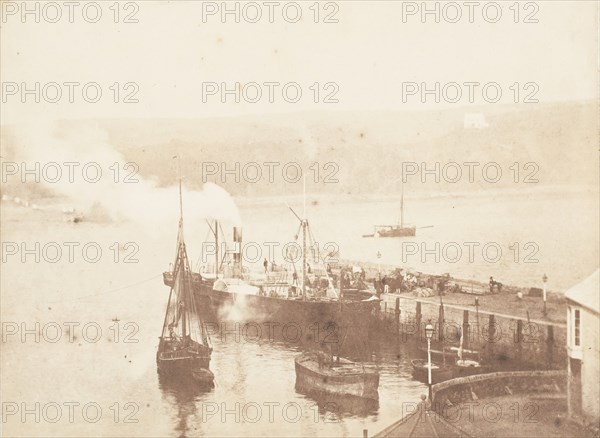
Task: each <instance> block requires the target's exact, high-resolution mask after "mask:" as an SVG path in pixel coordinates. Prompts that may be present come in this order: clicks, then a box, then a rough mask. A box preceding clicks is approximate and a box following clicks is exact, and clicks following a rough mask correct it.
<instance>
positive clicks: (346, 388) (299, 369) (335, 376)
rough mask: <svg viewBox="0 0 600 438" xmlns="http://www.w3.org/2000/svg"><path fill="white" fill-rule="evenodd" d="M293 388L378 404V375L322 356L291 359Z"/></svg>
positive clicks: (352, 363) (303, 355)
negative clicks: (376, 402)
mask: <svg viewBox="0 0 600 438" xmlns="http://www.w3.org/2000/svg"><path fill="white" fill-rule="evenodd" d="M294 362H295V368H296V386H297V387H300V388H306V389H307V390H312V391H321V392H326V393H329V394H338V395H341V396H353V397H360V398H363V399H369V400H379V392H378V387H379V373H378V372H377V371H371V370H367V369H365V367H364V366H363V365H361V364H357V363H355V362H352V361H349V360H347V359H343V358H340V357H338V358H337V359H335V360H333V359H332V357H331V356H328V355H326V354H325V353H323V352H304V353H302V354H300V355H298V356H297V357H296V358H295V359H294Z"/></svg>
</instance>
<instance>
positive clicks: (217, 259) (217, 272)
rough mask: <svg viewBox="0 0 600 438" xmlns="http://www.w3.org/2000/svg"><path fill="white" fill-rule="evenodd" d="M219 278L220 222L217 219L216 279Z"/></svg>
mask: <svg viewBox="0 0 600 438" xmlns="http://www.w3.org/2000/svg"><path fill="white" fill-rule="evenodd" d="M218 278H219V222H218V221H217V220H216V219H215V280H217V279H218Z"/></svg>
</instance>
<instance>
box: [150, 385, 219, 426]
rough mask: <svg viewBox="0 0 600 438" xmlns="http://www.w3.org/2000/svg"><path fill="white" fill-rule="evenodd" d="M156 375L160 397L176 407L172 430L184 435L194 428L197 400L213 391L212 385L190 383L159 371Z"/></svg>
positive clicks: (199, 400)
mask: <svg viewBox="0 0 600 438" xmlns="http://www.w3.org/2000/svg"><path fill="white" fill-rule="evenodd" d="M157 376H158V387H159V389H160V391H161V393H162V399H163V400H164V401H166V402H167V403H168V404H169V405H171V406H173V407H175V408H176V412H175V416H176V424H175V427H174V430H175V432H177V434H178V436H179V437H186V436H188V434H189V431H190V429H191V428H193V429H195V427H194V426H195V422H194V421H193V419H194V418H195V417H196V416H197V414H198V402H201V400H202V399H203V396H205V395H207V394H209V393H210V392H212V391H213V389H214V385H201V384H190V382H189V380H183V379H180V378H177V376H166V375H163V374H159V373H157Z"/></svg>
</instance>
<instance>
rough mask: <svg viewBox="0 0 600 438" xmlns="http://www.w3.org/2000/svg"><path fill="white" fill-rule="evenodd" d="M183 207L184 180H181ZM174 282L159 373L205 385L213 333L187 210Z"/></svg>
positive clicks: (210, 377)
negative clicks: (200, 297)
mask: <svg viewBox="0 0 600 438" xmlns="http://www.w3.org/2000/svg"><path fill="white" fill-rule="evenodd" d="M179 196H180V209H181V211H182V203H181V181H180V183H179ZM172 278H173V283H172V286H171V291H170V293H169V301H168V303H167V310H166V312H165V318H164V322H163V327H162V333H161V336H160V337H159V340H160V341H159V345H158V352H157V353H156V364H157V369H158V373H159V374H160V375H162V376H168V377H172V378H174V379H177V380H188V379H192V380H194V381H197V382H199V383H201V384H203V385H211V386H212V383H213V380H214V375H213V373H212V372H211V371H210V370H209V365H210V357H211V353H212V346H211V342H210V336H209V334H208V330H207V329H206V326H205V324H204V322H203V321H202V320H201V319H200V312H199V309H198V306H197V302H196V299H195V297H194V293H193V285H192V282H193V281H192V270H191V269H190V264H189V260H188V256H187V251H186V247H185V241H184V238H183V212H182V213H181V216H180V218H179V232H178V236H177V255H176V257H175V263H174V265H173V272H172Z"/></svg>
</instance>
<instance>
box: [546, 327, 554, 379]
mask: <svg viewBox="0 0 600 438" xmlns="http://www.w3.org/2000/svg"><path fill="white" fill-rule="evenodd" d="M546 358H547V361H548V369H552V368H553V367H554V326H553V325H549V326H548V336H546Z"/></svg>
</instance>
